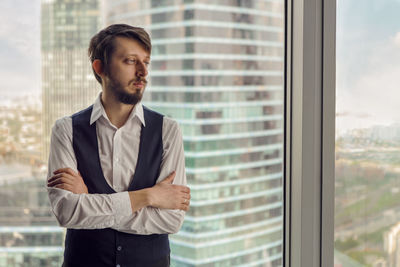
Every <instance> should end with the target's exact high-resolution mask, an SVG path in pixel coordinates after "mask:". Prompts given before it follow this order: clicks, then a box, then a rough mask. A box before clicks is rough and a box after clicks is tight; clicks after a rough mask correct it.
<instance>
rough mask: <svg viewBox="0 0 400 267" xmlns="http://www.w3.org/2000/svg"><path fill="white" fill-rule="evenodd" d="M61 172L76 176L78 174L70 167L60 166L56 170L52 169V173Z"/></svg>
mask: <svg viewBox="0 0 400 267" xmlns="http://www.w3.org/2000/svg"><path fill="white" fill-rule="evenodd" d="M62 172H65V173H68V174H70V175H72V176H77V175H78V174H77V173H76V172H75V171H74V170H72V169H71V168H61V169H58V170H56V171H54V174H58V173H62Z"/></svg>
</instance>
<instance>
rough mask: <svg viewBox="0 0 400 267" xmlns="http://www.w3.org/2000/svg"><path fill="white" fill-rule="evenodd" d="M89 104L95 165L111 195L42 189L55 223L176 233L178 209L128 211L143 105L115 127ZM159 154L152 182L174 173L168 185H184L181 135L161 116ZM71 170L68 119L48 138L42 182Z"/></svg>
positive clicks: (73, 166) (99, 107)
mask: <svg viewBox="0 0 400 267" xmlns="http://www.w3.org/2000/svg"><path fill="white" fill-rule="evenodd" d="M100 97H101V94H100V95H99V97H98V98H97V99H96V101H95V103H94V104H93V111H92V115H91V118H90V124H92V123H96V131H97V140H98V144H99V156H100V164H101V168H102V170H103V173H104V177H105V179H106V181H107V183H108V184H109V185H110V186H111V187H112V188H113V189H114V190H115V191H116V192H117V193H113V194H74V193H72V192H70V191H67V190H63V189H58V188H52V187H47V190H48V194H49V199H50V202H51V206H52V209H53V213H54V215H55V216H56V218H57V220H58V222H59V224H60V225H61V226H63V227H66V228H75V229H99V228H113V229H115V230H118V231H121V232H126V233H132V234H142V235H148V234H164V233H176V232H178V231H179V229H180V227H181V225H182V223H183V218H184V214H185V212H184V211H182V210H169V209H159V208H154V207H145V208H143V209H141V210H139V211H136V212H135V213H133V212H132V208H131V202H130V198H129V194H128V192H127V190H128V186H129V184H130V183H131V180H132V178H133V175H134V174H135V168H136V163H137V160H138V152H139V143H140V131H141V125H142V124H143V127H146V122H145V120H144V115H143V106H142V104H141V103H140V102H139V103H138V104H136V105H135V108H134V109H133V110H132V112H131V113H130V115H129V117H128V119H127V121H126V123H125V124H124V125H123V126H122V127H121V128H119V129H118V128H117V127H115V126H114V125H113V124H112V123H111V122H110V120H109V119H108V117H107V114H106V112H105V110H104V107H103V105H102V103H101V100H100ZM162 140H163V155H162V161H161V172H160V176H159V177H158V179H157V183H158V182H160V181H162V180H163V179H165V178H166V177H167V176H168V175H169V174H170V173H171V172H172V171H176V174H175V178H174V181H173V184H179V185H186V173H185V157H184V152H183V142H182V132H181V130H180V128H179V126H178V124H177V122H176V121H174V120H172V119H170V118H168V117H165V116H164V120H163V126H162ZM66 167H69V168H71V169H73V170H74V171H77V162H76V157H75V153H74V150H73V147H72V118H71V117H64V118H61V119H59V120H57V121H56V123H55V125H54V127H53V130H52V135H51V145H50V156H49V169H48V175H47V179H49V178H51V177H52V176H53V172H54V171H55V170H57V169H60V168H66Z"/></svg>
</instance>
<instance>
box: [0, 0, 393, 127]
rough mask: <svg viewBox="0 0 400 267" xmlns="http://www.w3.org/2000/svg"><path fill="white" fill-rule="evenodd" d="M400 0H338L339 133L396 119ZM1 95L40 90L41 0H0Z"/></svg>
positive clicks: (337, 89) (337, 94)
mask: <svg viewBox="0 0 400 267" xmlns="http://www.w3.org/2000/svg"><path fill="white" fill-rule="evenodd" d="M399 13H400V0H337V51H336V54H337V61H336V65H337V82H336V86H337V88H336V100H337V105H336V112H337V127H336V128H337V132H338V133H342V132H345V131H347V130H349V129H352V128H366V127H370V126H372V125H388V124H391V123H396V122H400V112H397V108H398V107H400V20H399V19H398V14H399ZM0 59H1V60H0V81H1V85H0V97H2V96H15V95H23V94H31V93H34V94H40V91H41V89H40V79H41V73H40V0H2V1H0Z"/></svg>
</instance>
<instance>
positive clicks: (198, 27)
mask: <svg viewBox="0 0 400 267" xmlns="http://www.w3.org/2000/svg"><path fill="white" fill-rule="evenodd" d="M105 4H106V8H105V12H106V13H105V18H106V24H113V23H128V24H131V25H134V26H142V27H144V28H145V29H146V30H148V32H149V33H150V35H151V38H152V44H153V49H152V55H151V67H150V71H149V77H150V83H149V85H148V87H147V89H146V90H147V91H146V93H145V98H144V101H143V102H144V105H147V106H149V107H150V108H153V109H155V110H157V111H159V112H161V113H163V114H165V115H167V116H170V117H173V118H174V119H176V120H177V121H178V122H179V124H180V127H181V129H182V131H183V135H184V148H185V157H186V172H187V178H188V183H189V185H190V187H191V190H192V191H191V192H192V200H191V208H190V211H189V212H187V215H186V217H185V222H184V225H183V227H182V229H181V231H180V232H179V233H178V234H176V235H173V236H171V237H170V240H171V248H172V255H171V258H172V266H281V265H282V264H283V254H282V250H283V187H282V185H283V141H284V138H283V127H284V116H283V112H284V47H285V46H284V36H285V32H284V23H285V18H284V1H280V0H264V1H260V0H259V1H250V0H248V1H240V0H219V1H210V0H191V1H184V0H165V1H144V0H142V1H133V0H121V1H106V3H105Z"/></svg>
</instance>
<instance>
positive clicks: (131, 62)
mask: <svg viewBox="0 0 400 267" xmlns="http://www.w3.org/2000/svg"><path fill="white" fill-rule="evenodd" d="M126 62H127V63H129V64H135V62H136V60H135V59H128V60H127V61H126Z"/></svg>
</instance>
